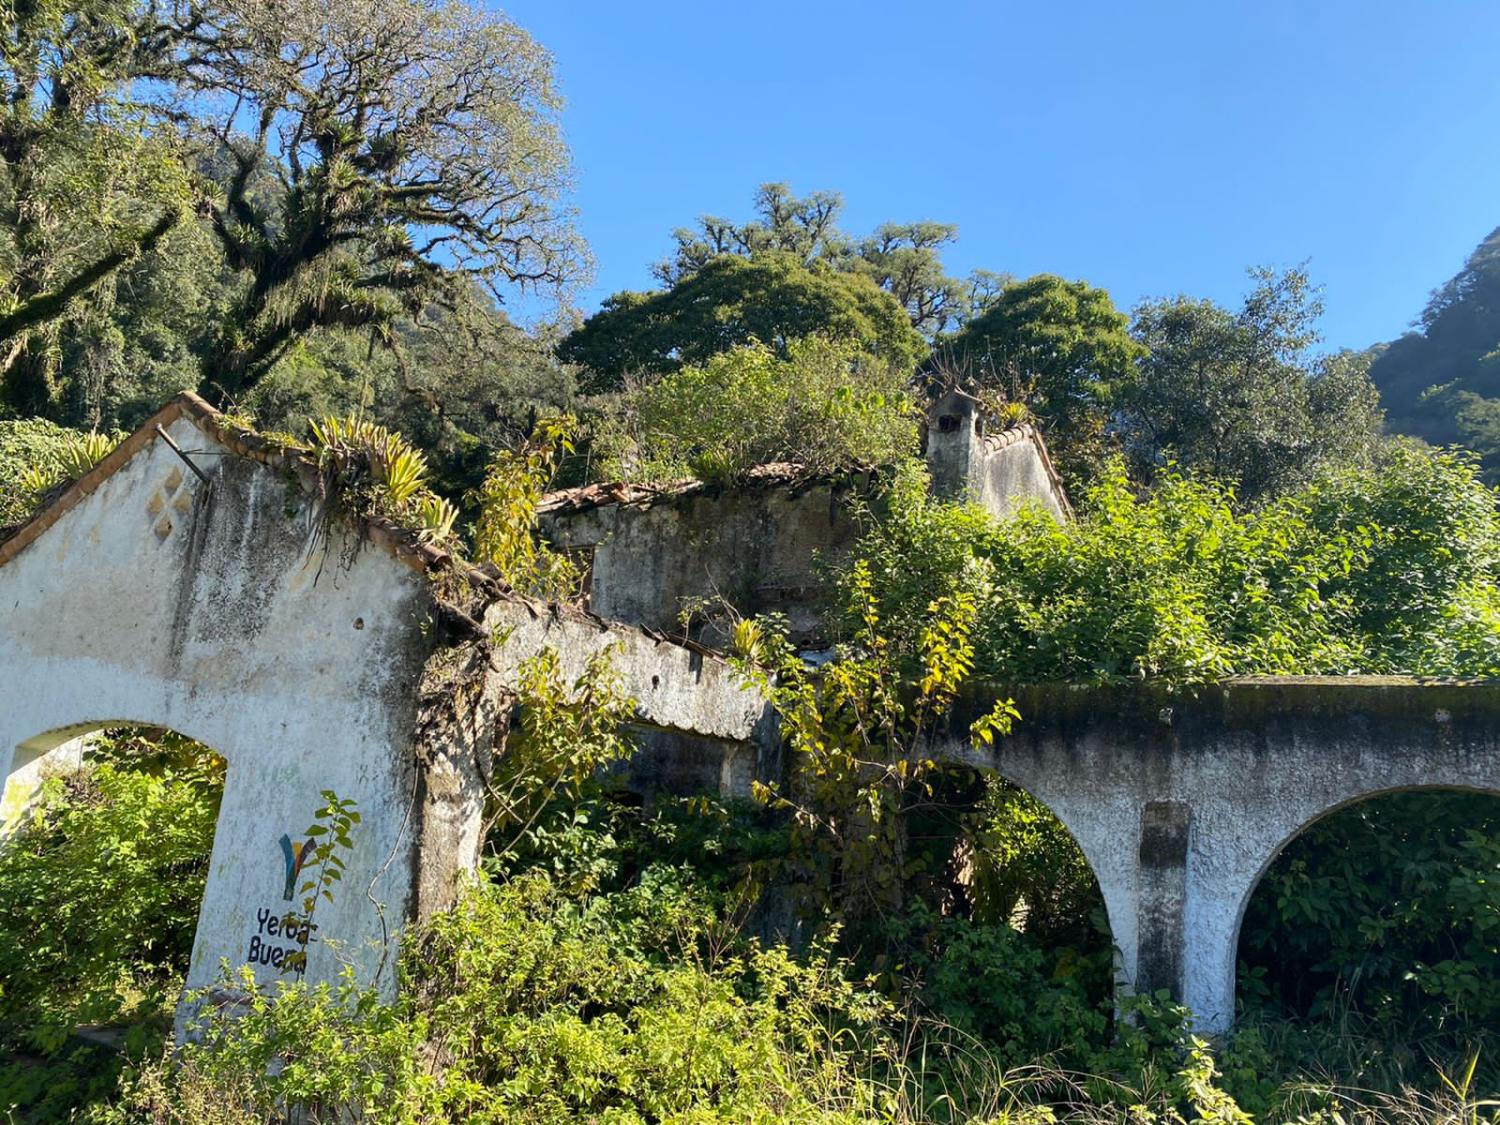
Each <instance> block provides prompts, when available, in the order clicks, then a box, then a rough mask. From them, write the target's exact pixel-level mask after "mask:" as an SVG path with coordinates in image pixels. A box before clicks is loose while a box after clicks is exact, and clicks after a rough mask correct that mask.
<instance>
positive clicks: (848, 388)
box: [627, 337, 918, 480]
mask: <svg viewBox="0 0 1500 1125" xmlns="http://www.w3.org/2000/svg"><path fill="white" fill-rule="evenodd" d="M627 413H630V414H633V415H634V418H633V430H634V436H635V438H636V442H637V445H638V447H639V451H640V459H639V462H638V464H636V465H635V466H634V467H633V468H631V469H630V475H632V476H636V477H644V478H663V477H677V476H683V475H694V476H698V477H702V478H703V479H705V480H724V479H729V478H733V477H736V476H739V475H741V474H743V473H744V472H745V471H746V470H748V469H750V468H751V467H753V466H755V465H760V464H765V463H767V462H773V461H793V462H797V463H799V464H802V465H806V466H807V467H808V468H809V469H813V470H828V469H834V468H841V467H844V466H847V465H858V464H885V463H889V462H891V461H894V460H896V459H897V458H899V457H902V456H906V455H910V454H912V453H915V452H916V448H917V419H918V412H917V409H916V406H915V405H914V403H913V400H912V398H911V395H910V393H909V391H908V389H907V385H906V375H905V373H904V372H903V371H902V370H901V369H899V368H897V367H896V366H894V365H892V364H889V363H886V362H884V361H882V360H878V359H875V358H873V357H871V356H870V355H869V354H868V353H866V352H864V351H862V350H861V349H860V348H858V347H857V346H855V345H853V344H848V343H835V342H831V341H829V340H826V339H823V338H820V337H808V338H806V339H802V340H794V341H792V342H791V343H790V344H788V345H787V346H786V349H785V354H784V355H783V354H782V353H780V352H778V351H777V350H775V349H774V348H772V347H770V346H767V345H763V344H758V343H750V344H746V345H744V346H741V347H737V348H734V349H732V350H730V351H726V352H722V353H720V354H718V355H714V356H710V357H708V358H707V359H705V360H704V361H703V362H702V363H701V364H698V365H694V366H689V367H684V368H682V369H681V370H679V371H677V372H675V373H673V374H671V375H668V376H666V377H665V378H663V379H662V380H661V381H659V382H657V383H654V384H652V385H650V386H648V387H646V388H644V389H642V390H640V391H638V392H637V393H636V394H635V395H633V396H631V397H630V399H629V400H628V404H627Z"/></svg>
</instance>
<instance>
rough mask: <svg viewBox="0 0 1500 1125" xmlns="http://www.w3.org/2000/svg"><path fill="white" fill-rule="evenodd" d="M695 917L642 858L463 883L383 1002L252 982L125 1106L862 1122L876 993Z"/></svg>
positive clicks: (134, 1110) (678, 889)
mask: <svg viewBox="0 0 1500 1125" xmlns="http://www.w3.org/2000/svg"><path fill="white" fill-rule="evenodd" d="M712 924H713V912H712V910H711V909H710V908H709V906H708V904H707V902H706V900H705V899H703V898H702V896H701V894H700V893H699V892H697V891H696V890H695V889H694V888H693V887H692V886H691V885H689V884H686V883H684V882H683V881H682V880H681V879H680V878H679V877H678V876H677V875H676V874H674V873H673V872H672V871H670V870H667V869H662V868H655V869H653V870H651V871H650V872H648V873H647V874H646V876H645V877H644V878H643V879H642V881H641V883H640V884H639V885H638V886H637V887H635V888H633V889H631V890H629V891H625V892H620V893H618V894H615V895H610V896H596V897H594V898H592V899H588V900H585V901H582V902H579V901H576V900H573V899H570V898H569V897H567V896H566V895H564V894H563V893H562V892H561V891H560V890H559V889H558V888H557V887H556V886H555V885H553V884H552V883H551V882H550V881H549V880H547V879H546V878H544V877H541V876H524V877H520V878H517V879H514V880H511V881H510V882H508V883H505V884H487V885H484V886H480V887H476V888H474V889H473V890H472V891H471V892H470V893H469V894H468V895H467V896H466V897H465V898H464V900H463V901H462V902H461V904H460V905H459V906H458V907H457V909H455V910H454V911H452V912H450V913H447V914H444V915H442V916H440V917H439V918H437V919H436V920H435V921H434V923H433V924H432V926H431V927H430V928H429V929H428V930H427V931H426V932H425V933H424V934H422V935H420V936H417V937H415V939H414V940H411V941H409V943H408V945H407V954H406V955H405V957H404V959H403V972H404V977H403V988H402V998H401V1000H400V1001H398V1003H397V1004H396V1005H395V1006H393V1007H383V1006H381V1005H379V1004H377V1003H376V1002H375V1001H374V998H373V997H372V996H370V995H369V994H361V993H358V992H357V991H355V990H354V989H353V988H352V986H346V987H345V988H344V989H343V990H340V991H334V990H331V989H329V988H327V987H326V986H324V987H321V988H309V987H307V986H305V985H300V984H298V985H291V986H284V987H283V988H281V989H280V990H279V991H278V992H277V993H276V994H274V995H272V994H268V993H266V992H265V991H257V992H256V1000H255V1002H254V1004H253V1005H252V1006H251V1010H250V1012H249V1014H248V1015H246V1016H244V1017H243V1018H241V1019H239V1020H237V1021H233V1022H231V1023H221V1024H218V1025H216V1026H214V1027H213V1028H211V1029H210V1032H209V1034H208V1036H207V1038H206V1039H205V1041H204V1042H203V1043H201V1044H197V1045H191V1046H188V1047H186V1048H185V1049H184V1050H183V1052H182V1059H181V1065H180V1067H179V1068H177V1069H173V1070H168V1069H167V1066H166V1064H165V1063H163V1064H162V1067H160V1068H154V1069H148V1071H147V1072H146V1074H145V1075H144V1076H143V1078H142V1079H141V1080H140V1081H139V1082H138V1083H137V1084H136V1086H135V1088H134V1091H133V1093H132V1095H131V1098H130V1102H131V1105H130V1112H131V1117H130V1118H129V1119H138V1117H141V1116H144V1117H146V1118H148V1119H153V1120H158V1121H184V1122H186V1121H190V1120H192V1121H196V1120H199V1118H196V1117H194V1116H193V1114H194V1113H196V1112H199V1110H200V1107H203V1106H208V1105H217V1106H218V1111H217V1115H216V1118H215V1119H216V1120H220V1121H226V1122H228V1121H264V1120H269V1119H271V1118H273V1117H278V1116H282V1115H286V1116H298V1115H301V1116H300V1117H299V1119H300V1120H304V1121H308V1122H316V1121H334V1120H343V1117H341V1116H340V1114H341V1112H343V1111H344V1109H345V1107H347V1106H349V1105H356V1106H360V1107H362V1108H363V1110H364V1118H363V1119H364V1120H368V1121H372V1122H415V1121H455V1122H458V1121H527V1122H538V1123H544V1122H572V1121H576V1120H580V1119H595V1120H608V1121H612V1122H622V1123H624V1122H645V1121H664V1120H673V1121H705V1122H707V1121H754V1120H761V1121H771V1120H778V1121H779V1120H819V1121H843V1120H848V1121H854V1120H859V1119H861V1114H860V1112H859V1111H860V1110H862V1109H863V1110H868V1109H869V1108H870V1104H871V1102H872V1100H873V1095H872V1092H871V1091H870V1090H869V1089H868V1087H867V1086H865V1085H864V1084H862V1083H861V1081H860V1080H859V1077H858V1075H857V1073H856V1067H857V1065H858V1064H859V1063H860V1062H862V1061H866V1060H864V1059H863V1058H862V1055H861V1052H862V1050H864V1049H865V1048H864V1043H865V1040H864V1036H865V1035H868V1034H873V1033H875V1029H876V1028H877V1026H878V1021H879V1020H880V1018H881V1017H882V1016H883V1014H884V1013H885V1012H886V1011H887V1005H886V1003H885V1001H883V1000H881V999H880V998H879V997H877V996H874V995H873V994H870V993H868V992H865V991H862V990H861V989H860V988H858V987H857V986H856V985H854V984H852V983H850V982H849V981H848V980H847V979H846V977H845V976H844V975H843V974H842V973H841V971H840V969H839V967H838V965H837V963H836V962H831V961H828V960H827V959H826V958H823V959H820V958H817V957H815V958H813V959H812V960H811V961H809V962H808V963H805V964H804V963H798V962H796V961H794V960H792V959H791V958H790V957H788V955H787V954H786V951H785V950H784V949H771V950H764V949H757V948H753V947H749V948H746V949H744V950H741V951H737V952H734V953H726V952H720V951H716V950H715V949H714V947H713V946H714V943H713V942H712V941H711V940H710V939H711V938H712V936H713V934H712ZM845 1029H847V1031H846V1030H845ZM278 1060H281V1065H279V1066H273V1065H272V1064H273V1063H275V1062H277V1061H278ZM226 1101H227V1104H226ZM825 1101H829V1102H843V1103H845V1104H847V1107H848V1110H849V1111H850V1112H848V1113H845V1112H840V1111H832V1112H825V1108H826V1106H825Z"/></svg>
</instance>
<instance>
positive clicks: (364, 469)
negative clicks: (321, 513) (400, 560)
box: [310, 418, 458, 544]
mask: <svg viewBox="0 0 1500 1125" xmlns="http://www.w3.org/2000/svg"><path fill="white" fill-rule="evenodd" d="M310 426H311V429H312V441H313V452H314V454H315V455H316V457H317V460H318V467H319V470H320V472H321V473H322V475H323V489H324V492H325V494H326V495H329V496H333V497H336V498H337V500H338V503H339V504H340V505H341V506H342V507H343V509H344V510H345V511H346V513H347V514H348V515H350V516H352V517H355V518H368V517H372V516H375V517H381V518H384V519H388V520H391V521H392V522H394V523H396V524H398V525H400V526H402V527H406V528H409V529H410V530H412V531H414V532H415V533H416V534H417V535H418V536H419V537H420V538H421V539H422V540H423V541H424V542H428V543H438V544H443V543H447V542H449V541H450V540H451V539H452V536H453V525H454V522H455V521H456V520H457V518H458V512H457V509H455V508H454V507H453V505H452V504H451V503H450V502H449V501H447V500H445V499H443V498H442V497H440V496H438V495H437V494H435V493H434V492H433V491H432V490H431V489H430V488H429V487H428V486H427V476H428V468H427V458H426V457H424V456H423V455H422V454H421V453H419V452H418V451H417V450H415V449H413V448H412V447H411V445H410V444H409V443H408V442H407V441H406V439H405V438H403V437H401V435H399V434H394V433H392V432H391V431H389V430H387V429H385V427H383V426H377V425H375V424H374V423H373V422H369V421H365V420H363V419H358V418H325V419H323V421H322V422H312V423H310Z"/></svg>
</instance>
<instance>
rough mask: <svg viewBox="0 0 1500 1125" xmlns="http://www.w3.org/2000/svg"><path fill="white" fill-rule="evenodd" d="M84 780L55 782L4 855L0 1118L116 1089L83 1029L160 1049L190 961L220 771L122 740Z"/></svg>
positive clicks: (59, 1107) (53, 1108)
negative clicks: (101, 1029) (0, 1110)
mask: <svg viewBox="0 0 1500 1125" xmlns="http://www.w3.org/2000/svg"><path fill="white" fill-rule="evenodd" d="M92 757H93V762H92V764H91V765H88V766H86V768H85V769H84V771H83V772H81V773H79V774H76V775H72V776H66V777H54V778H50V779H47V780H46V781H45V782H44V783H43V785H42V790H41V793H40V795H39V798H38V800H37V801H36V802H35V803H34V805H33V806H32V808H31V809H30V811H29V813H28V815H27V818H26V820H25V821H24V822H23V823H22V824H21V825H20V826H19V827H18V829H17V830H16V833H15V834H14V835H13V836H12V837H11V838H9V839H8V840H6V841H5V843H4V846H3V847H0V1057H8V1056H11V1055H12V1053H15V1052H19V1053H20V1054H22V1055H24V1056H27V1057H33V1058H36V1057H40V1058H41V1059H43V1060H45V1062H44V1063H41V1064H34V1065H25V1064H21V1063H9V1062H7V1063H0V1105H6V1104H10V1102H11V1101H20V1102H22V1103H32V1104H33V1105H34V1106H39V1107H40V1108H37V1109H35V1112H37V1113H39V1114H41V1117H40V1118H39V1119H46V1115H47V1114H48V1113H49V1112H50V1113H57V1114H61V1112H62V1111H63V1110H64V1109H66V1108H68V1107H69V1106H72V1105H75V1104H77V1103H78V1102H79V1101H81V1100H82V1099H83V1097H84V1096H85V1094H86V1093H87V1092H88V1086H89V1083H90V1082H95V1083H97V1082H99V1081H105V1082H106V1083H107V1081H108V1075H109V1074H110V1073H111V1071H112V1069H113V1066H117V1065H118V1061H115V1062H114V1063H113V1065H111V1060H110V1052H109V1051H107V1050H106V1051H101V1050H99V1049H97V1048H91V1047H88V1046H87V1045H84V1044H80V1043H79V1042H78V1041H77V1040H73V1039H72V1035H73V1032H74V1030H75V1029H76V1028H78V1027H80V1026H84V1025H103V1026H105V1027H108V1028H114V1029H117V1030H118V1034H119V1035H120V1036H121V1041H122V1043H123V1045H124V1048H125V1050H126V1052H127V1054H139V1053H140V1052H141V1051H144V1050H147V1049H149V1048H150V1047H152V1046H153V1045H155V1044H157V1043H160V1042H161V1039H162V1037H163V1036H164V1035H165V1033H166V1031H167V1029H168V1028H169V1027H170V1025H171V1017H172V1011H173V1008H174V1006H175V1005H176V1003H177V998H178V994H179V992H180V990H181V987H182V981H183V977H184V975H185V974H186V971H187V966H188V959H189V956H190V955H191V952H192V944H193V934H194V931H195V928H196V925H197V920H198V905H199V902H200V900H201V899H202V897H203V887H204V883H205V881H206V879H207V875H208V857H209V851H210V849H211V847H212V843H213V834H214V824H215V821H216V819H217V817H218V807H219V796H220V794H221V793H222V791H223V769H224V766H223V762H222V760H220V759H219V758H217V756H215V755H214V754H213V753H212V752H211V751H208V750H207V749H205V748H204V747H202V746H200V745H198V744H197V743H193V742H190V741H189V740H187V739H183V738H180V737H178V736H176V735H171V734H164V733H162V732H145V733H138V732H133V731H126V730H121V731H115V732H111V733H110V734H109V735H108V736H105V737H102V738H100V739H99V740H98V742H97V743H96V745H95V746H94V747H93V753H92Z"/></svg>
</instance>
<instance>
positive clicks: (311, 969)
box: [0, 707, 408, 1034]
mask: <svg viewBox="0 0 1500 1125" xmlns="http://www.w3.org/2000/svg"><path fill="white" fill-rule="evenodd" d="M119 714H120V715H124V716H126V717H111V718H102V719H101V718H91V719H88V720H84V721H81V722H72V723H65V724H60V725H52V726H49V727H48V728H46V729H44V730H42V731H41V732H40V733H37V734H32V735H30V736H29V737H25V738H21V739H19V740H18V739H16V738H15V736H14V735H13V734H12V733H10V732H9V731H8V730H7V729H6V727H7V726H8V724H7V723H5V722H4V718H3V717H0V739H4V741H3V742H0V770H3V772H0V785H3V791H4V802H3V806H0V808H3V812H4V815H3V817H0V846H4V837H5V836H6V835H8V834H9V833H10V832H11V831H12V830H13V829H14V827H15V822H16V819H17V816H18V814H19V813H20V812H21V811H22V810H23V809H24V806H25V804H26V803H27V802H28V801H29V800H30V798H31V797H32V796H33V795H34V793H35V791H36V787H37V785H38V784H39V783H40V782H41V781H42V780H43V779H44V778H45V777H46V776H48V775H49V774H51V773H52V772H54V771H57V770H66V769H71V768H75V767H76V766H77V765H81V764H82V762H83V758H84V747H85V742H86V740H87V738H88V737H89V736H90V735H92V734H95V733H97V732H99V731H101V730H105V729H109V728H112V727H149V728H157V729H162V730H170V731H172V732H173V733H176V734H179V735H181V736H183V737H186V738H190V739H192V740H193V741H195V742H198V743H200V744H202V745H204V746H207V747H209V748H210V749H211V750H213V751H214V752H215V753H217V754H218V755H219V756H220V757H222V758H223V759H224V760H225V762H226V763H227V770H226V772H225V779H224V789H223V793H222V796H221V798H220V807H219V811H218V815H217V817H216V820H215V826H214V834H213V844H212V849H211V853H210V857H209V867H208V872H207V875H206V879H205V885H204V889H203V895H202V898H201V899H200V901H199V904H198V912H197V918H196V922H195V925H194V936H193V944H192V954H191V960H190V963H189V967H188V971H187V979H186V990H187V991H188V992H196V991H198V990H201V989H209V990H210V991H209V993H208V997H209V1001H210V1002H211V1003H217V1004H222V1003H233V1002H234V1001H235V1000H236V999H237V998H238V997H237V994H236V993H235V992H234V990H232V989H231V990H229V991H224V990H220V989H218V988H217V984H218V977H219V972H220V966H221V965H222V964H223V963H225V962H227V963H229V964H230V965H231V966H235V967H237V966H240V965H247V964H248V965H250V966H251V968H252V969H253V970H254V972H255V975H256V977H257V979H258V980H260V981H261V983H263V984H273V983H274V982H275V981H277V980H281V979H290V978H288V977H287V976H286V972H287V970H286V969H284V968H283V967H281V966H279V965H278V964H277V961H278V960H281V961H283V962H285V959H286V958H287V957H289V956H291V955H296V954H302V955H304V956H305V968H304V974H305V975H306V976H307V977H308V978H309V979H312V980H326V979H333V978H335V977H336V976H337V975H338V973H339V972H340V970H341V969H342V968H343V966H345V965H350V966H352V967H354V968H355V970H356V972H357V973H358V976H359V978H360V980H361V982H362V983H364V984H374V985H376V986H380V987H384V988H386V989H387V990H389V989H390V988H392V987H393V986H394V975H395V974H394V971H393V970H389V969H387V968H386V964H387V961H388V942H389V939H390V937H391V936H392V934H391V931H392V930H394V929H395V928H396V927H398V926H399V925H400V923H401V921H402V918H403V914H402V911H403V910H404V903H403V902H401V901H400V900H397V901H396V902H395V903H394V904H392V903H389V902H386V901H381V900H380V899H378V898H377V897H376V896H377V895H385V894H389V893H390V891H389V890H388V888H387V887H385V886H382V885H381V881H382V879H383V878H385V877H386V876H388V875H390V874H392V872H391V870H390V869H391V868H392V867H394V868H395V869H396V870H395V871H394V875H395V878H396V879H397V880H399V879H401V878H402V877H403V876H404V875H405V872H403V871H401V870H400V867H401V864H400V863H396V864H391V863H389V862H386V861H388V860H389V858H390V856H391V855H397V856H398V857H399V855H400V854H401V853H402V851H403V836H406V835H408V833H406V832H405V831H404V829H403V830H402V831H398V832H397V833H396V834H395V835H392V833H391V832H390V831H389V830H388V828H387V827H385V826H379V827H376V828H374V829H373V830H372V831H371V832H370V833H369V834H368V835H367V836H366V838H365V839H363V840H361V839H359V838H358V836H356V849H355V851H354V852H353V853H352V854H351V855H350V856H349V859H350V861H351V863H350V875H351V876H352V877H351V878H350V879H349V880H348V881H347V882H346V883H344V884H343V885H342V886H341V887H340V888H339V892H340V893H339V894H338V895H337V896H336V897H335V899H334V901H333V902H332V903H327V904H320V908H319V910H318V911H315V914H314V917H313V919H312V922H311V928H310V929H309V932H308V934H307V935H306V936H307V937H308V938H309V939H310V940H308V941H307V942H305V943H304V942H302V941H300V940H298V937H297V936H296V935H295V934H293V935H292V936H290V937H289V936H288V935H287V933H286V932H285V931H286V926H285V922H284V921H283V920H284V919H286V917H287V915H288V914H289V913H296V912H297V911H298V910H299V909H300V900H298V899H297V898H296V889H295V877H296V874H297V871H296V869H295V868H290V864H291V863H292V862H294V861H293V860H292V859H291V857H290V855H289V854H288V850H287V846H286V842H290V843H291V844H292V847H293V848H296V847H297V845H299V844H301V843H302V842H303V841H304V839H305V837H304V836H303V833H304V832H305V830H306V829H307V828H308V827H309V826H310V824H311V823H312V822H313V820H314V818H315V816H316V813H317V810H318V807H319V803H320V796H319V793H318V792H317V791H311V792H305V793H300V794H299V797H300V798H301V800H300V801H297V802H294V803H293V804H291V805H289V804H288V802H287V801H286V800H285V799H283V798H282V797H281V796H280V795H273V794H271V793H269V792H268V788H269V786H270V785H272V784H274V782H275V780H276V778H277V777H278V776H280V775H286V774H287V771H286V769H285V766H284V764H283V763H281V762H279V761H278V758H277V755H275V754H266V753H258V752H257V750H258V748H257V747H256V746H255V745H254V741H253V740H254V739H255V738H256V737H257V736H261V735H264V733H265V728H264V727H263V726H260V727H258V726H254V725H251V726H248V727H246V728H244V729H243V730H242V731H241V732H240V735H239V736H238V737H236V735H235V732H234V731H233V730H231V729H226V728H225V726H224V724H222V723H220V722H217V721H215V717H214V716H213V715H206V716H201V717H195V716H194V715H193V714H191V713H189V712H186V711H179V710H178V709H176V708H172V707H166V708H163V709H160V710H158V709H155V708H148V709H146V710H142V711H135V710H132V711H129V712H123V711H122V712H119ZM199 718H201V719H202V720H203V721H199ZM226 736H227V737H226ZM293 737H295V736H293ZM288 780H289V781H291V782H293V783H294V784H295V782H296V781H297V780H298V779H297V778H295V777H288ZM349 780H351V779H350V778H349V777H347V776H346V777H345V781H349ZM329 784H330V787H331V788H332V789H333V790H334V791H335V792H340V793H341V794H348V793H351V792H352V793H354V794H355V795H356V797H357V799H358V800H359V801H360V804H361V807H363V808H364V809H365V810H366V811H367V812H368V811H371V810H370V798H371V796H372V793H371V792H369V791H368V790H364V789H359V788H358V787H356V786H354V785H353V784H340V783H338V782H335V781H330V783H329ZM289 886H290V887H291V888H292V897H291V898H288V897H287V890H288V887H289ZM397 887H398V890H400V889H404V888H401V887H400V885H399V883H398V884H397ZM277 950H280V957H279V958H278V957H277V955H276V951H277ZM191 1014H192V1013H191V1011H190V1010H188V1008H187V1007H186V1006H183V1007H180V1008H179V1013H178V1025H179V1034H180V1033H181V1031H182V1029H183V1026H184V1021H185V1020H186V1019H187V1018H188V1017H190V1016H191Z"/></svg>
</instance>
